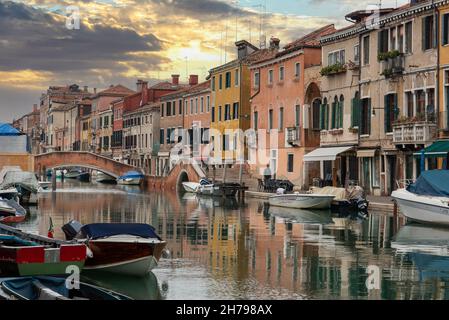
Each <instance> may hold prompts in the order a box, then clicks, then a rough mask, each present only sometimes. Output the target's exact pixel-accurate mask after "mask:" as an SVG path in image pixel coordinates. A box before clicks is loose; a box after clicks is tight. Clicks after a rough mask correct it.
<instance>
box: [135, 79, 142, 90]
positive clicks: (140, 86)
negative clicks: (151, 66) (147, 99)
mask: <svg viewBox="0 0 449 320" xmlns="http://www.w3.org/2000/svg"><path fill="white" fill-rule="evenodd" d="M142 83H143V81H142V80H141V79H139V80H137V82H136V91H137V92H142Z"/></svg>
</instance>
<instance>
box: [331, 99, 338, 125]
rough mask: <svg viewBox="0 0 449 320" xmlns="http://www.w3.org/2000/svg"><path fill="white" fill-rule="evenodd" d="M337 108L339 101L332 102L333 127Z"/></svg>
mask: <svg viewBox="0 0 449 320" xmlns="http://www.w3.org/2000/svg"><path fill="white" fill-rule="evenodd" d="M336 108H337V103H336V102H332V110H331V112H332V114H331V129H335V127H336V126H335V112H336V110H335V109H336Z"/></svg>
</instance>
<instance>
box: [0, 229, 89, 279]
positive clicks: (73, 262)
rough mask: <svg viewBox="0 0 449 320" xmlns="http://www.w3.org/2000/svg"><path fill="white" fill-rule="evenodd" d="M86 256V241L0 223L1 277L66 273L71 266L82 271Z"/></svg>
mask: <svg viewBox="0 0 449 320" xmlns="http://www.w3.org/2000/svg"><path fill="white" fill-rule="evenodd" d="M86 256H87V248H86V246H85V245H84V244H80V243H77V242H68V241H61V240H56V239H51V238H47V237H43V236H39V235H33V234H29V233H25V232H22V231H21V230H19V229H16V228H13V227H10V226H6V225H4V224H0V275H1V276H8V277H9V276H34V275H64V274H66V272H67V267H68V266H76V267H78V268H79V270H82V268H83V266H84V262H85V260H86Z"/></svg>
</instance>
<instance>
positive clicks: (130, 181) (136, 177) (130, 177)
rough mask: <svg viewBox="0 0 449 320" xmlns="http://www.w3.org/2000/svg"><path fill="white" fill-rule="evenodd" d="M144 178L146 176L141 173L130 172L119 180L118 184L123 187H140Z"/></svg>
mask: <svg viewBox="0 0 449 320" xmlns="http://www.w3.org/2000/svg"><path fill="white" fill-rule="evenodd" d="M144 178H145V176H144V175H143V174H142V173H140V172H137V171H128V172H127V173H126V174H124V175H123V176H121V177H119V178H118V179H117V183H118V184H123V185H140V184H141V183H142V181H143V179H144Z"/></svg>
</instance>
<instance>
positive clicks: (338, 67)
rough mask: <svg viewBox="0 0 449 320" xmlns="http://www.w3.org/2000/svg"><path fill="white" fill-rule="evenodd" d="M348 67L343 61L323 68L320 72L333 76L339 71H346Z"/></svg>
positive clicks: (323, 74)
mask: <svg viewBox="0 0 449 320" xmlns="http://www.w3.org/2000/svg"><path fill="white" fill-rule="evenodd" d="M346 70H347V67H346V66H345V65H343V64H341V63H336V64H333V65H330V66H327V67H324V68H322V69H321V71H320V74H321V75H322V76H331V75H335V74H339V73H344V72H346Z"/></svg>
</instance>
